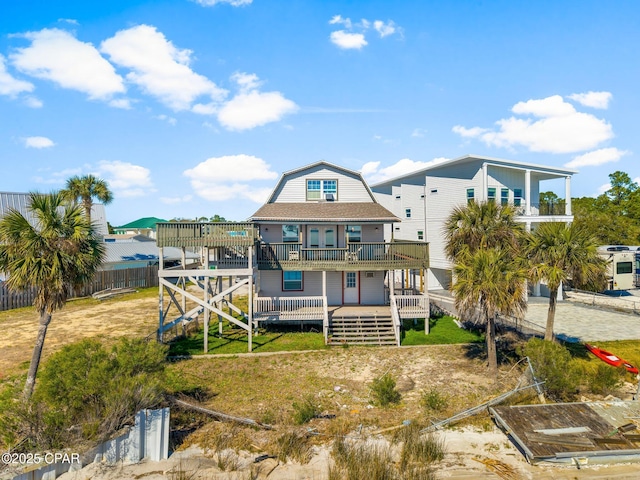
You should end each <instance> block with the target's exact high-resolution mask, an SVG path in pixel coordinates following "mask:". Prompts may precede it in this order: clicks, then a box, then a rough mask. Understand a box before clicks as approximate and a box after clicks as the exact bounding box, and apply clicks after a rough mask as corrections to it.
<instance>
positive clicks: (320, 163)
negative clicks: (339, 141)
mask: <svg viewBox="0 0 640 480" xmlns="http://www.w3.org/2000/svg"><path fill="white" fill-rule="evenodd" d="M319 166H325V167H327V168H330V169H334V170H341V171H343V172H345V173H346V174H347V175H353V176H355V177H358V178H359V179H360V181H361V182H362V184H363V185H364V187H365V188H366V189H367V193H368V194H369V196H370V197H371V201H372V202H377V200H376V197H375V196H374V195H373V192H372V191H371V189H370V188H369V185H367V182H366V181H365V179H364V178H363V177H362V174H361V173H360V172H357V171H355V170H349V169H348V168H345V167H341V166H339V165H334V164H333V163H329V162H326V161H324V160H320V161H318V162H315V163H311V164H309V165H305V166H304V167H298V168H294V169H293V170H287V171H286V172H283V173H282V175H281V176H280V179H279V180H278V183H276V186H275V187H274V188H273V190H272V191H271V194H270V195H269V198H268V199H267V203H271V202H273V198H274V196H275V194H276V192H277V191H278V189H279V188H280V185H282V184H283V183H284V181H285V179H286V177H289V176H291V175H295V174H296V173H300V172H303V171H305V170H311V169H312V168H316V167H319Z"/></svg>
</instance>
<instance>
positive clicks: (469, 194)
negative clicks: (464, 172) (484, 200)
mask: <svg viewBox="0 0 640 480" xmlns="http://www.w3.org/2000/svg"><path fill="white" fill-rule="evenodd" d="M474 200H475V192H474V191H473V188H467V203H471V202H473V201H474Z"/></svg>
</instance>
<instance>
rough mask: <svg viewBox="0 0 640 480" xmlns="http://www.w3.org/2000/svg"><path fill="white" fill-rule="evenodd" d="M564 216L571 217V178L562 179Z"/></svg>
mask: <svg viewBox="0 0 640 480" xmlns="http://www.w3.org/2000/svg"><path fill="white" fill-rule="evenodd" d="M564 214H565V215H571V177H570V176H569V175H567V176H566V177H565V178H564Z"/></svg>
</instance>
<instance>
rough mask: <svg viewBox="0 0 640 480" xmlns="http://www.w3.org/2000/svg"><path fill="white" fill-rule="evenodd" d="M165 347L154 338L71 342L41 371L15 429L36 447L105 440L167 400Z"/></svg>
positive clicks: (20, 411) (52, 356) (19, 412)
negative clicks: (110, 343)
mask: <svg viewBox="0 0 640 480" xmlns="http://www.w3.org/2000/svg"><path fill="white" fill-rule="evenodd" d="M165 351H166V350H165V348H164V347H163V346H161V345H158V344H156V343H155V342H151V343H147V342H144V341H142V340H130V339H122V340H120V341H119V342H118V343H117V344H116V345H114V346H113V347H112V348H111V349H106V348H105V347H104V346H103V345H102V344H101V343H100V342H98V341H97V340H83V341H81V342H78V343H74V344H70V345H66V346H65V347H63V348H62V349H61V350H60V351H59V352H56V353H54V354H53V355H51V357H50V358H49V360H48V361H47V362H46V363H45V364H44V366H43V368H42V369H41V370H40V374H39V375H38V382H37V383H36V390H35V393H34V395H33V397H32V401H31V402H30V403H29V404H28V405H26V406H25V407H24V408H23V409H22V410H18V415H19V416H20V418H19V422H18V423H17V424H16V425H15V426H16V428H18V429H20V430H21V433H22V434H23V435H25V436H26V437H27V438H29V439H30V440H31V442H32V446H33V447H34V448H36V447H37V448H43V449H44V448H60V447H62V446H69V445H68V444H69V441H73V440H74V439H75V440H81V439H85V440H103V439H105V438H106V437H108V436H109V435H111V434H112V433H113V432H115V431H117V430H118V429H120V428H122V427H123V426H124V425H126V424H128V423H129V422H130V420H131V419H132V417H133V415H134V414H135V413H136V412H137V411H138V410H141V409H143V408H150V407H154V406H156V405H158V404H159V403H160V402H161V401H162V399H163V391H162V388H161V383H160V381H161V375H162V372H163V370H164V356H165Z"/></svg>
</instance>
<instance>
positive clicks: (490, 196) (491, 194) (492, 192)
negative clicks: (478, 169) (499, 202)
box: [487, 187, 496, 202]
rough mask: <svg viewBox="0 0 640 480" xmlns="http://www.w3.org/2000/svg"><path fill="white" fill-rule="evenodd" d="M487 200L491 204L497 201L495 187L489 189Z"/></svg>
mask: <svg viewBox="0 0 640 480" xmlns="http://www.w3.org/2000/svg"><path fill="white" fill-rule="evenodd" d="M487 200H488V201H490V202H495V201H496V189H495V188H494V187H491V188H489V189H487Z"/></svg>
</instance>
